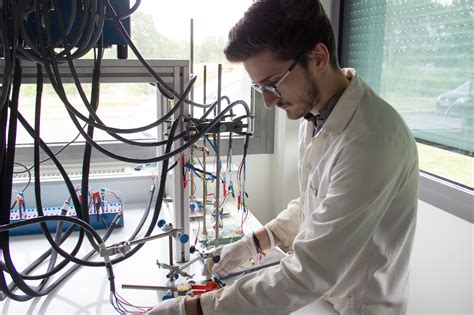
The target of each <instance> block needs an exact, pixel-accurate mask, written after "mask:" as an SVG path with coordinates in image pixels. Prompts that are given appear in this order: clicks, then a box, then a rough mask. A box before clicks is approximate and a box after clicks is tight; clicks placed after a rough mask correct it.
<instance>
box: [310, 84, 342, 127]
mask: <svg viewBox="0 0 474 315" xmlns="http://www.w3.org/2000/svg"><path fill="white" fill-rule="evenodd" d="M342 92H343V91H341V92H339V93H337V94H336V95H334V96H333V97H331V98H330V99H329V101H328V102H327V103H326V105H324V106H323V108H321V110H320V111H319V114H318V115H314V114H313V113H311V112H309V113H307V114H306V115H304V119H306V120H308V121H311V122H312V123H313V125H314V127H315V128H316V130H315V133H317V132H318V131H319V130H321V128H322V127H323V125H324V123H325V122H326V120H327V119H328V118H329V115H330V114H331V112H332V110H333V109H334V107H335V106H336V104H337V101H338V100H339V98H340V97H341V95H342Z"/></svg>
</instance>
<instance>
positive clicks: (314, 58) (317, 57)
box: [309, 43, 329, 71]
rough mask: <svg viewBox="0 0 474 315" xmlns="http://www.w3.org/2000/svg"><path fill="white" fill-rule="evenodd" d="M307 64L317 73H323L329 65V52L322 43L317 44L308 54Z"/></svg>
mask: <svg viewBox="0 0 474 315" xmlns="http://www.w3.org/2000/svg"><path fill="white" fill-rule="evenodd" d="M309 62H310V63H312V64H313V66H315V67H316V70H317V71H324V70H325V69H326V67H327V66H328V65H329V51H328V48H327V47H326V45H324V44H323V43H317V44H316V45H314V47H313V49H312V50H311V52H310V53H309Z"/></svg>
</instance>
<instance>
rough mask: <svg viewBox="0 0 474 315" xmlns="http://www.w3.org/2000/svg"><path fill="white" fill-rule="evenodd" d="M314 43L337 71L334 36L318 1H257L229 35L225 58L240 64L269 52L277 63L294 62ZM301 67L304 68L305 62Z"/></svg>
mask: <svg viewBox="0 0 474 315" xmlns="http://www.w3.org/2000/svg"><path fill="white" fill-rule="evenodd" d="M317 43H323V44H324V45H326V47H327V49H328V51H329V58H330V60H329V62H330V64H331V66H332V67H333V68H334V69H336V68H338V62H337V55H336V43H335V38H334V32H333V29H332V26H331V22H330V21H329V18H328V16H327V15H326V13H325V12H324V9H323V7H322V5H321V3H320V2H319V1H318V0H257V1H255V2H254V3H253V4H252V5H251V6H250V7H249V9H248V10H247V12H245V14H244V16H243V17H242V18H241V19H240V21H239V22H237V24H235V25H234V27H232V29H231V30H230V32H229V39H228V42H227V46H226V47H225V49H224V54H225V56H226V58H227V60H229V61H234V62H241V61H245V60H247V59H248V58H251V57H254V56H256V55H258V54H259V53H261V52H263V51H265V50H270V51H272V52H273V54H274V56H275V57H276V58H278V59H279V60H289V59H295V58H296V57H298V56H299V55H301V54H302V53H307V52H309V51H311V50H312V49H313V47H314V45H316V44H317ZM300 63H301V64H303V65H305V66H306V65H307V58H302V59H301V61H300Z"/></svg>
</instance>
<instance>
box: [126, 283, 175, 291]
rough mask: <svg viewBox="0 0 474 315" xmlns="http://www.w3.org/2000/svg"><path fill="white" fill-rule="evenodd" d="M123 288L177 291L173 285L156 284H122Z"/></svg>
mask: <svg viewBox="0 0 474 315" xmlns="http://www.w3.org/2000/svg"><path fill="white" fill-rule="evenodd" d="M122 289H139V290H158V291H167V290H171V291H176V290H177V289H176V287H172V286H156V285H137V284H122Z"/></svg>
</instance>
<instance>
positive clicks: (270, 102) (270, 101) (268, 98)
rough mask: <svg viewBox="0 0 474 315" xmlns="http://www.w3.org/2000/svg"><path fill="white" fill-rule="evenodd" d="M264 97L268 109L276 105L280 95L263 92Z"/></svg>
mask: <svg viewBox="0 0 474 315" xmlns="http://www.w3.org/2000/svg"><path fill="white" fill-rule="evenodd" d="M262 97H263V104H264V105H265V108H267V109H270V108H273V107H275V105H276V104H277V102H278V100H279V99H280V98H279V97H276V96H273V95H270V94H268V93H265V92H263V93H262Z"/></svg>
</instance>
